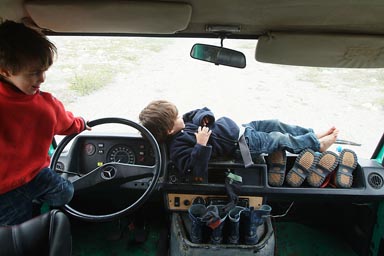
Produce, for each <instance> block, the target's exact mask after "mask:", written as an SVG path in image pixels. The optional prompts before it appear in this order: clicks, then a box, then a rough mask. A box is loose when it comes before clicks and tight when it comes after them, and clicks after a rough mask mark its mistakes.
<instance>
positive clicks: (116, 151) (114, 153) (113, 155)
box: [107, 145, 135, 164]
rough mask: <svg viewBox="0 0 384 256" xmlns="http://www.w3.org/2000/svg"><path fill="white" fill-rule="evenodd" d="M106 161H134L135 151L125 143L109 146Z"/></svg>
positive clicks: (132, 162) (130, 162)
mask: <svg viewBox="0 0 384 256" xmlns="http://www.w3.org/2000/svg"><path fill="white" fill-rule="evenodd" d="M107 160H108V162H117V163H124V164H134V163H135V153H134V152H133V150H132V149H131V148H130V147H128V146H126V145H117V146H114V147H113V148H111V150H110V151H109V153H108V156H107Z"/></svg>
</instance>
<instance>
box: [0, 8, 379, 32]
mask: <svg viewBox="0 0 384 256" xmlns="http://www.w3.org/2000/svg"><path fill="white" fill-rule="evenodd" d="M383 13H384V2H383V1H379V0H374V1H361V0H290V1H281V0H280V1H265V0H242V1H234V0H171V1H160V0H157V1H118V0H112V1H110V0H107V1H86V0H85V1H84V0H66V1H65V0H29V1H28V0H27V1H23V0H0V19H2V20H7V19H11V20H15V21H24V22H27V23H29V24H35V25H36V26H38V27H40V28H42V29H43V30H44V31H45V33H48V34H49V33H81V34H85V33H93V34H111V33H112V34H125V35H129V34H151V35H159V36H199V37H217V36H218V34H220V33H219V32H220V31H221V32H222V31H223V30H225V31H226V32H225V33H224V34H223V35H224V36H225V37H234V38H258V37H259V36H261V35H265V34H266V33H269V32H296V33H297V32H299V33H306V32H311V33H313V32H316V33H339V34H340V33H347V34H362V35H363V34H365V35H382V34H383V33H384V18H383V15H382V14H383ZM218 31H219V32H218Z"/></svg>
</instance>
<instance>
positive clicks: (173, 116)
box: [139, 100, 339, 177]
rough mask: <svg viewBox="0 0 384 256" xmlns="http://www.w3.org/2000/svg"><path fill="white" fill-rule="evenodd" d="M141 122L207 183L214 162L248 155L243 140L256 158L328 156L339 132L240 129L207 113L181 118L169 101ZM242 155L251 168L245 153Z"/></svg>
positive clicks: (266, 125) (271, 124) (268, 123)
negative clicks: (287, 154)
mask: <svg viewBox="0 0 384 256" xmlns="http://www.w3.org/2000/svg"><path fill="white" fill-rule="evenodd" d="M139 120H140V122H141V124H142V125H143V126H144V127H146V128H147V129H148V130H149V131H150V132H151V133H152V134H153V135H154V137H155V138H156V140H157V141H158V142H159V143H162V142H166V143H167V145H168V148H169V154H170V159H171V160H172V161H173V162H174V163H175V165H176V167H177V168H178V170H179V171H180V172H182V173H189V172H192V173H193V174H194V176H195V177H204V174H205V173H206V172H207V169H208V162H209V160H210V159H211V158H213V157H231V156H233V155H234V154H235V151H236V149H238V148H239V146H240V151H243V150H242V148H241V144H242V143H241V140H242V138H244V141H245V142H246V146H248V147H249V151H250V152H252V153H255V154H263V153H265V154H273V153H275V152H285V150H286V151H288V152H291V153H295V154H298V153H300V152H302V151H303V150H304V149H311V150H313V151H319V152H324V151H326V150H327V149H328V148H329V147H330V146H331V145H332V144H333V143H334V142H335V141H336V139H337V135H338V132H339V131H338V130H337V129H336V128H335V127H332V128H330V129H329V130H328V131H326V132H323V133H319V134H315V133H314V131H313V129H310V128H303V127H300V126H296V125H288V124H285V123H282V122H280V121H278V120H261V121H252V122H250V123H248V124H244V125H242V126H238V125H237V124H236V123H235V122H234V121H233V120H232V119H230V118H228V117H220V118H218V119H216V118H215V116H214V114H213V113H212V111H211V110H210V109H208V108H206V107H204V108H201V109H196V110H193V111H190V112H188V113H185V114H184V115H183V116H179V113H178V110H177V107H176V106H175V105H174V104H173V103H171V102H169V101H165V100H157V101H153V102H151V103H149V104H148V105H147V106H146V107H145V108H144V109H143V110H142V111H141V113H140V116H139ZM241 153H242V157H243V160H244V162H245V160H246V159H245V156H244V154H243V153H244V152H241ZM248 153H249V152H248ZM284 154H285V153H284ZM245 165H246V166H247V164H245Z"/></svg>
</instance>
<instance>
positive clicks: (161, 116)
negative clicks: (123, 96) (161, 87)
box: [139, 100, 179, 143]
mask: <svg viewBox="0 0 384 256" xmlns="http://www.w3.org/2000/svg"><path fill="white" fill-rule="evenodd" d="M178 114H179V111H178V110H177V107H176V105H175V104H173V103H171V102H169V101H166V100H155V101H152V102H151V103H149V104H148V105H147V106H146V107H145V108H144V109H143V110H142V111H141V112H140V115H139V120H140V123H141V124H142V125H143V126H144V127H145V128H147V129H148V130H149V131H150V132H151V133H152V134H153V136H154V137H155V139H156V140H157V141H158V142H160V143H161V142H164V141H165V140H166V139H167V137H168V135H169V131H170V130H172V128H173V126H174V124H175V121H176V119H177V116H178Z"/></svg>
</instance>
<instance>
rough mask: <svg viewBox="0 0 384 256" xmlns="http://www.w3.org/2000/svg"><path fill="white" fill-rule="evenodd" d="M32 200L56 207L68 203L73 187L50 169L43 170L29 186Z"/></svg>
mask: <svg viewBox="0 0 384 256" xmlns="http://www.w3.org/2000/svg"><path fill="white" fill-rule="evenodd" d="M28 185H29V186H28V190H29V193H30V194H31V195H33V198H34V199H36V200H38V201H40V202H42V203H47V204H48V205H50V206H53V207H57V206H62V205H65V204H67V203H69V202H70V201H71V199H72V197H73V192H74V189H73V185H72V183H71V182H70V181H68V180H66V179H64V178H62V177H61V176H60V175H58V174H57V173H56V172H54V171H52V170H51V169H50V168H44V169H43V170H42V171H41V172H40V173H39V174H38V175H37V176H36V177H35V178H34V179H33V180H32V181H31V182H30V183H29V184H28Z"/></svg>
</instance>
